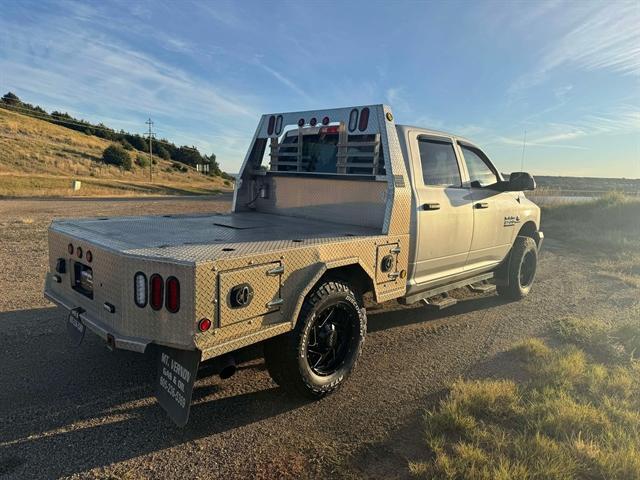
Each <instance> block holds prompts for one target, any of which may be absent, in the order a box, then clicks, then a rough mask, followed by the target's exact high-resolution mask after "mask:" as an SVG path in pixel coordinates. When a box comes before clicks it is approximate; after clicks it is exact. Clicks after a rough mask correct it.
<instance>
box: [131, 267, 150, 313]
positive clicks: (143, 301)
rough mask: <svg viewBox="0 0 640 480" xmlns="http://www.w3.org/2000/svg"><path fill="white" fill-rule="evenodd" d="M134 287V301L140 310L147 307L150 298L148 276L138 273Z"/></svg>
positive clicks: (134, 280) (135, 276)
mask: <svg viewBox="0 0 640 480" xmlns="http://www.w3.org/2000/svg"><path fill="white" fill-rule="evenodd" d="M133 286H134V292H133V300H134V301H135V302H136V305H137V306H138V307H140V308H143V307H146V306H147V298H148V292H147V276H146V275H145V274H144V273H142V272H138V273H136V274H135V275H134V277H133Z"/></svg>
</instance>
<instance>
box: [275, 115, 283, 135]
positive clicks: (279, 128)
mask: <svg viewBox="0 0 640 480" xmlns="http://www.w3.org/2000/svg"><path fill="white" fill-rule="evenodd" d="M281 132H282V115H278V116H277V117H276V135H280V133H281Z"/></svg>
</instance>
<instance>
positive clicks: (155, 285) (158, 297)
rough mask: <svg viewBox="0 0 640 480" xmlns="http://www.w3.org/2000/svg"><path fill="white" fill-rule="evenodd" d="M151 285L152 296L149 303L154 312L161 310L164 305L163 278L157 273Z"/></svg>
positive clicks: (150, 281) (152, 277) (152, 276)
mask: <svg viewBox="0 0 640 480" xmlns="http://www.w3.org/2000/svg"><path fill="white" fill-rule="evenodd" d="M149 283H150V284H151V295H150V301H149V303H150V304H151V308H153V309H154V310H160V309H161V308H162V304H163V303H164V302H163V300H164V282H163V281H162V277H161V276H160V275H158V274H157V273H154V274H153V275H151V279H150V280H149Z"/></svg>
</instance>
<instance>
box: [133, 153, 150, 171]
mask: <svg viewBox="0 0 640 480" xmlns="http://www.w3.org/2000/svg"><path fill="white" fill-rule="evenodd" d="M136 165H138V166H139V167H142V168H146V167H148V166H149V157H147V156H146V155H143V154H140V153H139V154H138V155H136Z"/></svg>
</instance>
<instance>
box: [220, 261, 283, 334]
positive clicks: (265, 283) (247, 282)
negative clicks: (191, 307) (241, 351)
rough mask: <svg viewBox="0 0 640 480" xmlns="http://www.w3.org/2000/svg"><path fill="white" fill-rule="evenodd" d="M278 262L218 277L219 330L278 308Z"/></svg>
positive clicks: (244, 268) (224, 273) (233, 271)
mask: <svg viewBox="0 0 640 480" xmlns="http://www.w3.org/2000/svg"><path fill="white" fill-rule="evenodd" d="M282 272H283V267H282V264H281V263H280V262H272V263H265V264H262V265H253V266H250V267H242V268H236V269H233V270H225V271H222V272H220V273H219V274H218V305H219V311H218V319H219V327H226V326H228V325H232V324H234V323H237V322H241V321H243V320H249V319H251V318H254V317H260V316H262V315H266V314H268V313H271V312H277V311H278V310H279V309H280V304H281V299H280V279H281V278H282Z"/></svg>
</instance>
